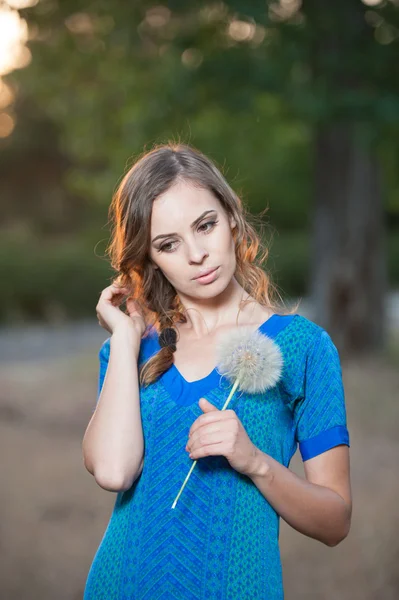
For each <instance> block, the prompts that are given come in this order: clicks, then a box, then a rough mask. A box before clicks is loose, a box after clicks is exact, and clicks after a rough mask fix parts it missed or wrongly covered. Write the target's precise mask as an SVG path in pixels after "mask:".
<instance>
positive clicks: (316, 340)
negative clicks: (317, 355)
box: [284, 313, 336, 357]
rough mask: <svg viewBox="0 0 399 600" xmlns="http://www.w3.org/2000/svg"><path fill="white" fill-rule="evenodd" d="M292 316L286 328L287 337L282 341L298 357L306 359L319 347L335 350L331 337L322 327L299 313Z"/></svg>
mask: <svg viewBox="0 0 399 600" xmlns="http://www.w3.org/2000/svg"><path fill="white" fill-rule="evenodd" d="M292 316H293V318H292V319H289V326H288V327H287V328H286V333H287V335H286V336H284V341H285V344H286V345H288V346H289V347H290V348H295V350H296V351H297V353H298V355H302V356H305V357H306V356H308V355H309V354H310V353H312V352H313V350H314V349H315V348H317V347H319V346H320V345H321V346H324V347H327V346H329V347H331V348H334V349H335V350H336V346H335V344H334V342H333V339H332V337H331V335H330V334H329V333H328V331H327V330H326V329H325V328H324V327H322V326H321V325H319V324H317V323H316V322H315V321H312V319H310V318H309V317H305V316H304V315H300V314H299V313H296V314H295V315H292Z"/></svg>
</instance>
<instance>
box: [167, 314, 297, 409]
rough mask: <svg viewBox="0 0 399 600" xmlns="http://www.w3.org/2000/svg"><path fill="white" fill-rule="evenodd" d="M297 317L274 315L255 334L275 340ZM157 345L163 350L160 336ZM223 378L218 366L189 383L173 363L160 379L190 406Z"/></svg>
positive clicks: (175, 395) (179, 399) (178, 398)
mask: <svg viewBox="0 0 399 600" xmlns="http://www.w3.org/2000/svg"><path fill="white" fill-rule="evenodd" d="M295 316H296V315H295V314H294V315H279V314H277V313H274V314H273V315H271V316H270V317H268V319H266V321H264V322H263V323H262V324H261V325H259V327H257V328H256V329H255V330H254V332H255V331H259V332H260V333H263V334H265V335H268V337H271V338H273V337H274V336H275V335H277V333H278V332H279V331H280V330H281V329H283V328H284V327H285V326H286V325H288V323H289V322H290V321H291V320H292V318H293V317H295ZM156 345H157V346H158V349H160V348H161V346H160V344H159V336H158V335H157V336H156ZM221 377H223V376H222V375H220V373H219V372H218V371H217V365H216V366H215V367H214V368H213V369H212V371H211V372H210V373H208V375H206V376H205V377H202V378H201V379H195V380H194V381H187V379H185V377H183V375H182V373H181V372H180V371H179V369H178V368H177V367H176V365H175V364H174V363H172V364H171V366H170V367H169V369H168V370H167V371H165V372H164V373H163V374H162V375H161V377H160V379H161V380H162V382H163V384H164V385H165V387H166V388H167V389H168V390H169V392H170V393H171V394H172V395H173V397H174V399H175V400H176V401H177V402H178V403H179V404H190V403H191V402H193V401H195V399H196V398H197V397H200V396H202V395H203V394H206V393H207V392H208V391H209V390H211V389H213V388H216V387H218V385H219V383H220V379H221Z"/></svg>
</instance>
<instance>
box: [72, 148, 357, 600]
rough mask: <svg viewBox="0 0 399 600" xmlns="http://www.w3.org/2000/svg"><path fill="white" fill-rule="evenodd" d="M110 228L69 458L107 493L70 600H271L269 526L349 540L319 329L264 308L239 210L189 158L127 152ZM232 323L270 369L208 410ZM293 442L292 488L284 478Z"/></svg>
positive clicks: (345, 471)
mask: <svg viewBox="0 0 399 600" xmlns="http://www.w3.org/2000/svg"><path fill="white" fill-rule="evenodd" d="M110 214H111V216H112V219H113V225H114V227H113V232H112V239H111V244H110V247H109V251H110V257H111V263H112V266H113V267H114V269H115V270H116V271H117V273H118V278H117V279H115V281H114V283H113V284H112V285H110V286H109V287H107V288H105V289H104V290H103V292H102V293H101V296H100V299H99V302H98V304H97V306H96V311H97V316H98V320H99V323H100V325H101V326H102V327H104V329H106V330H107V331H108V332H109V333H110V334H111V335H110V337H109V338H108V339H106V341H105V342H104V344H103V345H102V347H101V349H100V352H99V358H100V374H99V387H98V402H97V406H96V408H95V411H94V414H93V416H92V418H91V421H90V423H89V425H88V427H87V430H86V433H85V436H84V440H83V454H84V462H85V466H86V468H87V469H88V471H89V472H90V473H91V474H92V475H94V477H95V480H96V482H97V483H98V485H100V486H101V487H102V488H104V489H106V490H110V491H113V492H117V497H116V502H115V507H114V510H113V513H112V516H111V519H110V522H109V524H108V527H107V529H106V531H105V534H104V536H103V539H102V541H101V543H100V546H99V548H98V550H97V553H96V555H95V557H94V560H93V563H92V565H91V569H90V572H89V575H88V579H87V583H86V588H85V595H84V598H85V600H114V599H115V600H116V599H122V598H123V599H124V600H126V599H132V600H133V599H134V600H141V599H143V600H144V599H146V600H152V599H155V598H164V599H170V598H182V599H184V600H191V599H192V600H194V599H198V600H199V599H207V600H208V599H215V600H216V599H217V600H219V599H220V600H221V599H233V598H234V599H239V598H240V599H243V598H258V600H277V599H279V600H280V599H282V598H283V597H284V593H283V584H282V569H281V562H280V553H279V545H278V537H279V517H280V516H281V517H282V518H283V519H284V520H285V521H286V522H287V523H288V524H289V525H291V526H292V527H293V528H295V529H296V530H297V531H300V532H301V533H303V534H304V535H307V536H309V537H312V538H315V539H317V540H319V541H320V542H322V543H323V544H326V545H327V546H335V545H336V544H338V543H339V542H340V541H341V540H343V539H344V538H345V537H346V536H347V534H348V531H349V528H350V521H351V489H350V477H349V448H348V447H349V434H348V429H347V426H346V410H345V400H344V389H343V383H342V376H341V366H340V359H339V355H338V352H337V349H336V347H335V345H334V344H333V342H332V340H331V338H330V336H329V334H328V333H327V332H326V331H325V330H324V329H323V328H322V327H320V326H318V325H317V324H315V323H313V322H312V321H310V320H308V319H307V318H305V317H302V316H300V315H299V314H297V313H296V312H295V311H296V309H295V310H293V311H292V310H291V311H289V310H287V309H285V308H283V307H282V306H281V305H279V304H277V303H276V302H275V300H274V299H273V296H274V295H275V294H276V291H275V288H273V285H272V283H271V281H270V278H269V276H268V275H267V273H266V272H265V271H264V270H262V268H261V267H260V264H257V263H259V261H257V252H258V248H259V244H260V240H259V238H258V236H257V234H256V232H255V229H254V228H253V227H252V226H251V225H250V224H249V219H248V215H247V214H246V213H245V211H244V208H243V206H242V203H241V201H240V199H239V198H238V197H237V195H236V194H235V192H234V191H233V190H232V189H231V187H230V186H229V185H228V183H227V182H226V180H225V179H224V177H223V176H222V174H221V173H220V171H219V170H218V169H217V168H216V166H215V165H214V164H213V163H212V162H211V161H210V160H209V159H208V158H207V157H205V156H204V155H203V154H201V153H200V152H198V151H197V150H195V149H194V148H192V147H189V146H187V145H181V144H179V145H174V144H166V145H162V146H158V147H156V148H154V149H153V150H152V151H150V152H148V153H147V154H145V155H143V156H142V157H141V158H140V159H139V160H138V161H137V162H136V163H135V164H134V165H133V167H132V168H131V169H130V170H129V171H128V172H127V174H126V175H125V176H124V178H123V180H122V182H121V184H120V185H119V188H118V190H117V192H116V194H115V195H114V198H113V200H112V203H111V206H110ZM265 254H267V251H266V253H265ZM262 260H263V259H262ZM260 262H262V261H260ZM124 300H126V312H124V311H123V310H121V308H120V306H121V304H122V302H123V301H124ZM241 325H247V326H251V327H252V328H253V331H256V330H258V331H260V332H261V333H263V334H264V335H267V336H269V337H270V338H272V339H273V340H274V341H275V343H276V344H278V346H279V348H280V350H281V353H282V356H283V359H284V366H283V372H282V376H281V378H280V380H279V382H278V384H277V385H276V386H274V387H273V388H271V389H269V390H268V391H267V392H265V393H264V394H249V393H240V394H238V395H235V396H236V398H235V397H234V396H233V399H232V400H231V402H230V404H229V408H228V409H226V410H224V411H222V410H221V408H222V407H223V404H224V402H225V400H226V398H227V396H228V393H229V391H230V389H231V384H229V382H228V381H227V380H225V379H224V378H223V376H221V375H220V374H219V373H218V371H217V368H216V367H217V365H215V360H216V359H215V351H214V349H215V345H216V344H217V341H218V339H219V336H220V335H221V333H222V332H224V331H226V330H231V329H232V328H235V327H240V326H241ZM298 444H299V449H300V452H301V456H302V459H303V461H304V469H305V475H306V479H303V478H301V477H298V476H297V475H295V474H294V473H293V472H292V471H291V470H290V469H289V468H288V467H289V464H290V460H291V458H292V456H293V455H294V453H295V451H296V449H297V446H298ZM193 460H198V463H197V465H196V468H195V469H194V470H193V472H192V474H191V476H190V478H189V480H188V482H187V485H186V486H185V488H184V490H183V492H182V494H181V496H180V498H179V500H178V502H177V505H176V507H175V508H174V509H172V508H171V507H172V503H173V501H174V500H175V498H176V495H177V494H178V492H179V490H180V488H181V486H182V484H183V482H184V480H185V478H186V476H187V474H188V471H189V469H190V466H191V464H192V461H193Z"/></svg>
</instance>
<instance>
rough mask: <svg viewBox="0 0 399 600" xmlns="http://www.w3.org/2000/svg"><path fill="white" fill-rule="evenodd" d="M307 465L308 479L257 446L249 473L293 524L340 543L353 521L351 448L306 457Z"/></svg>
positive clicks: (322, 539)
mask: <svg viewBox="0 0 399 600" xmlns="http://www.w3.org/2000/svg"><path fill="white" fill-rule="evenodd" d="M304 468H305V475H306V479H302V478H301V477H298V476H297V475H296V474H295V473H293V472H292V471H291V470H290V469H287V467H285V466H284V465H282V464H281V463H279V462H278V461H276V460H274V459H273V458H272V457H271V456H269V455H267V454H265V453H264V452H262V451H261V450H259V448H256V452H255V455H254V458H253V463H252V465H251V467H250V468H249V469H248V471H247V472H246V475H247V476H248V477H249V478H250V479H251V480H252V481H253V482H254V484H255V485H256V487H257V488H258V489H259V491H260V492H261V494H262V495H263V496H264V497H265V498H266V500H267V501H268V502H269V503H270V504H271V505H272V506H273V508H274V509H275V510H276V512H277V513H278V514H279V515H280V516H281V517H282V518H283V519H284V521H286V522H287V523H288V524H289V525H291V527H293V528H294V529H296V530H297V531H299V532H301V533H303V534H305V535H307V536H309V537H312V538H315V539H317V540H319V541H320V542H323V543H324V544H326V545H327V546H336V545H337V544H339V542H341V541H342V540H343V539H344V538H345V537H346V536H347V535H348V533H349V529H350V523H351V514H352V497H351V486H350V475H349V471H350V466H349V448H348V446H346V445H340V446H336V447H334V448H331V449H330V450H328V451H326V452H323V453H322V454H319V455H318V456H315V457H313V458H310V459H309V460H306V461H304Z"/></svg>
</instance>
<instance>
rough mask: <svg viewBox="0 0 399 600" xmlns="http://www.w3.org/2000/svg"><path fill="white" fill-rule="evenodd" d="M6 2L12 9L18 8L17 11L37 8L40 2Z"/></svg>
mask: <svg viewBox="0 0 399 600" xmlns="http://www.w3.org/2000/svg"><path fill="white" fill-rule="evenodd" d="M5 2H6V4H8V6H9V7H10V8H16V9H17V10H20V9H21V8H29V7H30V6H36V4H37V3H38V2H39V0H5Z"/></svg>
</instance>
